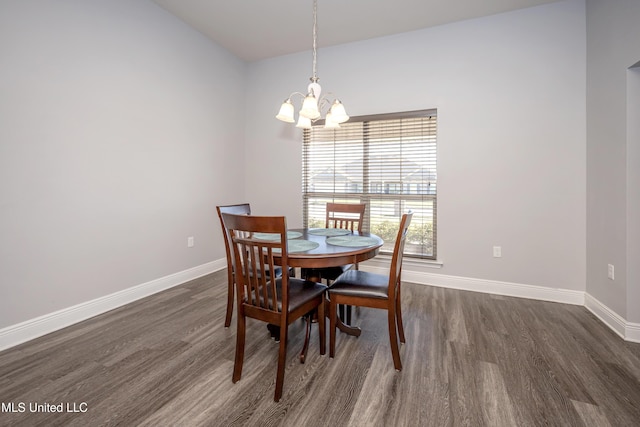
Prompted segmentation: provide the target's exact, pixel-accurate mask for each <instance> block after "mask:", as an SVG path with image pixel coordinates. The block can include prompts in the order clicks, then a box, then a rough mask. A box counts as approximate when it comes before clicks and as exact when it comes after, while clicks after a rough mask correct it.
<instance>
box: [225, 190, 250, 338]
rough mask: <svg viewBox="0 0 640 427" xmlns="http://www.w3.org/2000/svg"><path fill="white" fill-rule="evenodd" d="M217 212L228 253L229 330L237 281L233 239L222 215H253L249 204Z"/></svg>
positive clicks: (227, 322)
mask: <svg viewBox="0 0 640 427" xmlns="http://www.w3.org/2000/svg"><path fill="white" fill-rule="evenodd" d="M216 210H217V211H218V218H220V225H221V226H222V236H223V237H224V248H225V251H226V252H227V314H226V316H225V318H224V327H225V328H228V327H229V326H230V325H231V316H232V315H233V300H234V287H235V286H234V283H235V280H234V274H233V252H232V247H231V239H230V237H229V233H227V230H226V228H225V226H224V221H223V219H222V214H223V213H228V214H235V215H251V205H249V203H240V204H237V205H225V206H216Z"/></svg>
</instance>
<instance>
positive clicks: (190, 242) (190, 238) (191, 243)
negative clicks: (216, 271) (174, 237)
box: [187, 236, 195, 248]
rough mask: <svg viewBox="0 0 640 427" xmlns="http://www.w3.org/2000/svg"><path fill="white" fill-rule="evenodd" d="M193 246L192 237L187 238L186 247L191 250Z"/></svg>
mask: <svg viewBox="0 0 640 427" xmlns="http://www.w3.org/2000/svg"><path fill="white" fill-rule="evenodd" d="M193 245H195V241H194V240H193V236H190V237H187V247H188V248H192V247H193Z"/></svg>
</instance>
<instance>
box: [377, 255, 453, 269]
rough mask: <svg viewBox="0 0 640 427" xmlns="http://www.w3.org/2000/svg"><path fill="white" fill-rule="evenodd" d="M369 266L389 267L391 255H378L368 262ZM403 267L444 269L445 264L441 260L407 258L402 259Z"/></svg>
mask: <svg viewBox="0 0 640 427" xmlns="http://www.w3.org/2000/svg"><path fill="white" fill-rule="evenodd" d="M366 263H367V264H369V265H372V266H375V265H385V266H388V265H389V264H390V263H391V255H378V256H376V257H375V258H373V259H370V260H368V261H366ZM402 265H403V266H407V267H408V266H411V267H422V268H442V266H443V265H444V263H443V262H442V261H440V260H435V261H434V260H432V259H419V258H411V257H407V256H405V257H404V258H403V259H402Z"/></svg>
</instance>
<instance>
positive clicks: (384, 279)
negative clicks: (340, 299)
mask: <svg viewBox="0 0 640 427" xmlns="http://www.w3.org/2000/svg"><path fill="white" fill-rule="evenodd" d="M329 295H348V296H362V297H366V298H379V299H388V298H389V276H384V275H382V274H376V273H370V272H368V271H362V270H349V271H347V272H345V273H344V274H342V275H341V276H340V277H338V279H336V281H335V282H333V284H332V285H331V286H330V287H329Z"/></svg>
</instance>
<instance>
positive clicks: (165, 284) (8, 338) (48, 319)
mask: <svg viewBox="0 0 640 427" xmlns="http://www.w3.org/2000/svg"><path fill="white" fill-rule="evenodd" d="M226 266H227V263H226V260H225V259H221V260H217V261H212V262H208V263H206V264H202V265H199V266H197V267H193V268H190V269H188V270H184V271H180V272H178V273H174V274H170V275H168V276H165V277H161V278H159V279H155V280H152V281H150V282H146V283H142V284H140V285H137V286H134V287H132V288H128V289H124V290H122V291H119V292H116V293H113V294H110V295H106V296H104V297H100V298H96V299H94V300H91V301H87V302H83V303H81V304H77V305H74V306H72V307H68V308H65V309H62V310H58V311H56V312H53V313H49V314H45V315H44V316H40V317H36V318H35V319H30V320H27V321H25V322H22V323H18V324H16V325H12V326H9V327H6V328H3V329H1V330H0V351H1V350H4V349H7V348H10V347H14V346H16V345H18V344H21V343H23V342H26V341H29V340H32V339H34V338H38V337H40V336H42V335H46V334H48V333H51V332H54V331H57V330H58V329H62V328H65V327H67V326H70V325H73V324H74V323H78V322H81V321H83V320H86V319H89V318H91V317H94V316H97V315H99V314H102V313H105V312H107V311H109V310H113V309H115V308H118V307H121V306H123V305H126V304H129V303H131V302H133V301H136V300H139V299H140V298H144V297H147V296H149V295H153V294H155V293H157V292H160V291H163V290H165V289H169V288H172V287H174V286H177V285H180V284H182V283H185V282H188V281H189V280H193V279H196V278H198V277H201V276H204V275H206V274H209V273H212V272H214V271H217V270H220V269H222V268H226Z"/></svg>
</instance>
